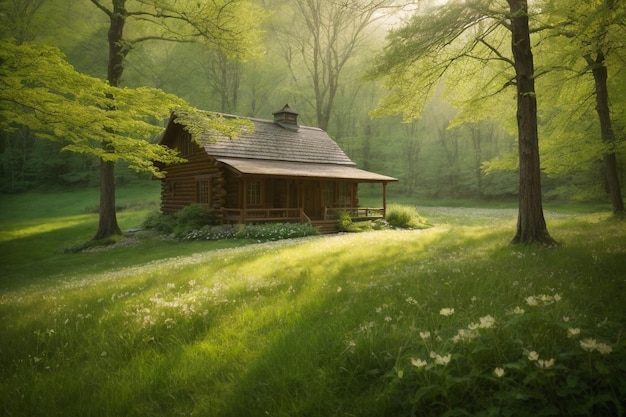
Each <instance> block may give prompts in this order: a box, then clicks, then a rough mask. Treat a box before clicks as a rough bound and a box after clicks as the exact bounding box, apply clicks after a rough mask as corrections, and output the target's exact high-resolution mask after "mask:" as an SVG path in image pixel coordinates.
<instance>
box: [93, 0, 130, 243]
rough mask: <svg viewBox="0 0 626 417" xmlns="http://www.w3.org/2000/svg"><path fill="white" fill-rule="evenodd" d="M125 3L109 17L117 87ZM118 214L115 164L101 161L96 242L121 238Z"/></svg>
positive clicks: (111, 69) (116, 4) (117, 0)
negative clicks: (116, 209)
mask: <svg viewBox="0 0 626 417" xmlns="http://www.w3.org/2000/svg"><path fill="white" fill-rule="evenodd" d="M125 3H126V0H114V1H113V12H112V13H111V14H109V18H110V20H111V24H110V26H109V33H108V40H109V65H108V68H107V80H108V81H109V84H110V85H112V86H114V87H118V86H119V84H120V80H121V78H122V74H123V72H124V58H125V57H126V55H127V54H128V51H129V50H128V47H127V46H124V42H123V32H124V24H125V23H126V17H127V11H126V7H125ZM102 147H103V148H105V149H107V151H109V152H113V151H114V149H112V146H111V144H110V143H103V144H102ZM121 234H122V231H121V230H120V227H119V225H118V224H117V215H116V213H115V163H114V162H110V161H105V160H103V159H100V218H99V221H98V231H97V232H96V235H95V236H94V237H93V239H94V240H100V239H106V238H108V237H111V236H115V235H121Z"/></svg>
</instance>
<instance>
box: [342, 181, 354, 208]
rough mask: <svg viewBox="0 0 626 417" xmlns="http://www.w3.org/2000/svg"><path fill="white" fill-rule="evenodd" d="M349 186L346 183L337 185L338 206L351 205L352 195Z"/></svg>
mask: <svg viewBox="0 0 626 417" xmlns="http://www.w3.org/2000/svg"><path fill="white" fill-rule="evenodd" d="M351 188H352V187H351V186H350V183H348V182H340V183H339V203H340V204H351V203H352V193H351Z"/></svg>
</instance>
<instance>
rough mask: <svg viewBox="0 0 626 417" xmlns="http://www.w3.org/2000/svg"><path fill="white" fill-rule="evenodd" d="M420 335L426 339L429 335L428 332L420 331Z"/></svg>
mask: <svg viewBox="0 0 626 417" xmlns="http://www.w3.org/2000/svg"><path fill="white" fill-rule="evenodd" d="M420 337H421V338H422V339H428V338H429V337H430V332H420Z"/></svg>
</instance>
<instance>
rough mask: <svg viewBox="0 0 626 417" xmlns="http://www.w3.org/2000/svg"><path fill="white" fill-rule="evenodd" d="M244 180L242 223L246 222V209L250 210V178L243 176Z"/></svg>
mask: <svg viewBox="0 0 626 417" xmlns="http://www.w3.org/2000/svg"><path fill="white" fill-rule="evenodd" d="M242 179H243V181H242V183H243V194H242V196H241V198H242V199H243V201H242V202H241V208H242V210H241V217H240V219H241V223H246V211H247V210H248V178H246V177H244V178H242Z"/></svg>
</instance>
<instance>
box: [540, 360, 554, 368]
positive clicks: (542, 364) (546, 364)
mask: <svg viewBox="0 0 626 417" xmlns="http://www.w3.org/2000/svg"><path fill="white" fill-rule="evenodd" d="M537 366H538V367H539V368H541V369H549V368H552V367H553V366H554V358H553V359H539V360H537Z"/></svg>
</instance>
